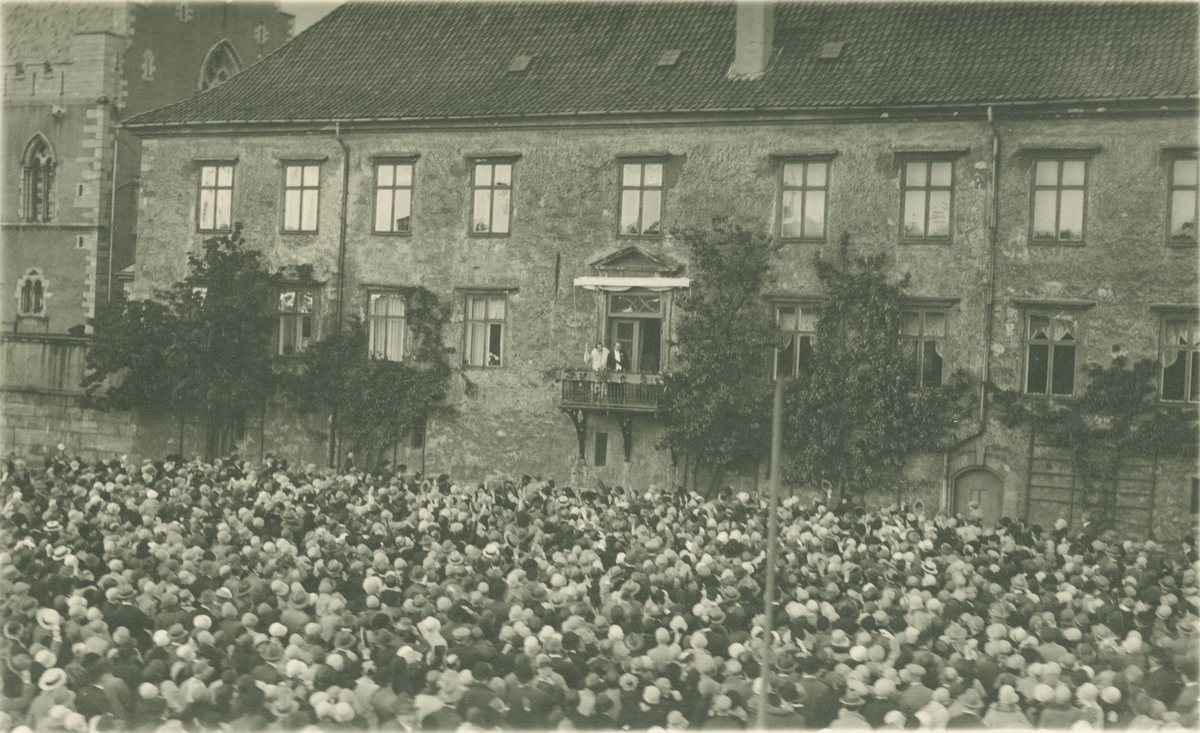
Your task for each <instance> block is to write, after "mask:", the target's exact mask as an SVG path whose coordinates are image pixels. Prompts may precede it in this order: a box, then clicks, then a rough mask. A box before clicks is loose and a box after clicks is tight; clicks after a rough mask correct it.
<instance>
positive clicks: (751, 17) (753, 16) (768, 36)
mask: <svg viewBox="0 0 1200 733" xmlns="http://www.w3.org/2000/svg"><path fill="white" fill-rule="evenodd" d="M736 7H737V39H736V42H735V45H736V54H735V55H734V58H733V64H732V65H731V66H730V67H729V71H728V73H726V76H727V77H729V78H730V79H743V80H747V81H753V80H755V79H761V78H762V76H763V74H764V73H765V72H766V70H767V64H769V63H770V62H771V51H772V48H773V45H774V44H773V41H774V39H775V3H774V2H770V1H769V0H768V1H767V2H747V1H746V0H739V2H737V3H736Z"/></svg>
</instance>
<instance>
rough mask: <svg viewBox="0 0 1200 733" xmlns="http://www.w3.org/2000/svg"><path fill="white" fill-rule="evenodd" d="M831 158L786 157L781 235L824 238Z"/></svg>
mask: <svg viewBox="0 0 1200 733" xmlns="http://www.w3.org/2000/svg"><path fill="white" fill-rule="evenodd" d="M828 190H829V161H826V160H810V161H799V160H797V161H785V162H784V164H783V171H782V179H781V181H780V186H779V195H780V199H779V236H780V238H781V239H813V240H823V239H825V204H826V201H827V195H826V194H827V193H828Z"/></svg>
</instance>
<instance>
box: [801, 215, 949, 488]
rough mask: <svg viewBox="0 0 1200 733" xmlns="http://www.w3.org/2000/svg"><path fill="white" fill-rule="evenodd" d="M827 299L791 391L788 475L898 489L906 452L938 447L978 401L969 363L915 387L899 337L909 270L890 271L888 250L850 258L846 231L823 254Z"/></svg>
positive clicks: (819, 263)
mask: <svg viewBox="0 0 1200 733" xmlns="http://www.w3.org/2000/svg"><path fill="white" fill-rule="evenodd" d="M815 261H816V269H817V276H818V277H819V279H820V281H821V283H822V284H823V285H824V287H825V291H826V292H827V294H828V300H827V301H826V302H825V303H824V304H823V305H822V309H821V316H820V318H819V320H818V321H817V331H816V343H815V344H814V347H813V357H812V359H811V361H810V366H809V368H807V369H804V370H802V371H801V373H800V375H799V376H798V377H796V378H795V379H792V380H789V381H788V383H787V384H786V385H785V391H784V406H785V407H784V446H785V448H786V450H787V452H788V454H789V456H790V465H789V467H788V470H787V473H786V478H787V479H788V480H789V481H790V482H793V483H798V484H803V485H808V486H820V485H823V483H822V482H825V481H828V482H829V484H831V485H832V487H833V491H834V498H835V500H837V499H840V498H841V497H843V496H852V495H857V494H860V493H861V492H862V491H864V490H867V489H876V490H889V489H892V488H894V487H895V486H896V485H897V483H898V481H899V479H900V474H901V470H902V469H903V466H904V463H905V460H906V459H907V458H908V457H910V456H912V455H914V454H916V453H919V452H923V451H929V450H936V449H938V448H940V447H942V446H943V443H944V442H945V441H947V440H948V439H949V438H950V437H951V435H952V434H953V433H954V430H955V427H956V425H957V423H958V417H959V416H961V415H964V414H966V412H967V411H968V409H969V403H970V402H971V393H972V391H973V390H972V389H971V378H970V376H969V375H968V374H967V373H966V372H965V371H962V370H959V371H956V372H955V373H954V374H952V375H950V376H949V378H948V379H946V380H945V383H944V384H943V386H942V387H941V388H939V389H923V390H919V391H914V390H913V388H912V386H911V384H910V379H909V377H908V370H909V365H910V363H911V357H910V356H909V355H907V354H906V352H905V348H904V343H903V340H902V338H901V336H900V327H901V318H902V313H903V307H902V302H903V296H904V289H905V288H906V287H907V285H908V276H904V277H903V278H900V279H899V280H898V281H894V280H893V279H892V278H890V277H889V273H888V268H887V256H886V254H884V253H878V254H874V255H870V256H860V257H851V255H850V253H849V237H848V235H845V234H843V235H842V240H841V246H840V247H839V251H838V257H837V259H836V260H835V261H832V262H830V261H826V260H823V259H822V258H821V257H820V253H818V254H817V257H816V260H815Z"/></svg>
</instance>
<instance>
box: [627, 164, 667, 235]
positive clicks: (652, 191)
mask: <svg viewBox="0 0 1200 733" xmlns="http://www.w3.org/2000/svg"><path fill="white" fill-rule="evenodd" d="M618 203H619V204H620V222H621V230H620V235H621V236H622V237H658V236H661V235H662V204H663V164H662V161H653V160H647V161H632V160H627V161H623V162H622V163H621V197H620V199H619V200H618Z"/></svg>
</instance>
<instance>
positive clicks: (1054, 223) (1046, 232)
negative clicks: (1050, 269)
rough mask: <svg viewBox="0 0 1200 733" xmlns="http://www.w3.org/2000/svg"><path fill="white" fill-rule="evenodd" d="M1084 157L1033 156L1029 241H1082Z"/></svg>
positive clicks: (1085, 177) (1085, 188)
mask: <svg viewBox="0 0 1200 733" xmlns="http://www.w3.org/2000/svg"><path fill="white" fill-rule="evenodd" d="M1087 165H1088V162H1087V161H1086V160H1071V159H1058V160H1037V161H1035V162H1034V164H1033V241H1035V242H1068V243H1069V242H1082V241H1083V226H1084V223H1083V222H1084V206H1085V204H1086V201H1085V198H1086V197H1085V194H1086V191H1087Z"/></svg>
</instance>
